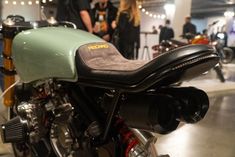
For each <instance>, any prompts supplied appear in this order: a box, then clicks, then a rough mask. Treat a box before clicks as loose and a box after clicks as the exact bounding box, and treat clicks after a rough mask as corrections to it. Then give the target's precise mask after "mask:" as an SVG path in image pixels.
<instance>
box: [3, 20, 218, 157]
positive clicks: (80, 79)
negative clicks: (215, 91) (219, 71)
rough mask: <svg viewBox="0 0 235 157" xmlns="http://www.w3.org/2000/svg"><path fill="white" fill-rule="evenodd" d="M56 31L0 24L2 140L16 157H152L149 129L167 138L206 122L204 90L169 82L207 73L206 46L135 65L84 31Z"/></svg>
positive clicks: (210, 54) (209, 56)
mask: <svg viewBox="0 0 235 157" xmlns="http://www.w3.org/2000/svg"><path fill="white" fill-rule="evenodd" d="M55 26H56V23H53V24H51V23H48V22H47V21H41V22H14V21H11V20H7V21H5V22H4V24H3V37H4V51H3V57H4V67H2V72H3V73H4V88H5V91H4V93H3V95H4V104H5V105H6V106H7V107H9V117H10V119H9V121H8V122H6V123H5V124H2V126H1V130H2V131H1V134H2V140H3V142H7V143H12V146H13V150H14V153H15V155H16V156H17V157H23V156H24V157H27V156H39V157H46V156H58V157H69V156H81V157H98V156H99V157H124V156H125V157H137V156H138V157H139V156H142V157H157V156H158V154H157V151H156V148H155V147H154V144H155V142H156V139H155V137H154V136H153V135H152V134H150V133H149V132H150V131H151V132H157V133H161V134H166V133H169V132H171V131H173V130H175V129H176V128H177V126H178V124H179V122H180V121H183V122H186V123H196V122H198V121H199V120H201V119H202V118H203V117H204V116H205V114H206V112H207V110H208V108H209V100H208V97H207V95H206V93H205V92H203V91H202V90H199V89H196V88H194V87H181V88H180V87H177V88H176V87H174V86H172V84H174V83H176V82H181V81H184V80H188V79H192V78H194V77H196V76H198V75H200V74H201V73H203V72H205V71H207V70H209V69H211V68H212V67H214V65H216V64H217V63H218V60H219V57H218V54H217V53H216V52H215V51H214V49H213V48H211V47H208V46H206V45H191V46H186V47H181V48H178V49H175V50H173V51H170V52H168V53H165V54H163V55H161V56H159V57H157V58H155V59H154V60H152V61H150V62H146V61H137V60H136V61H134V60H127V59H125V58H123V57H122V56H121V54H120V53H119V52H118V51H117V50H116V48H115V47H113V45H111V44H109V43H107V42H104V41H103V40H102V39H100V38H98V37H96V36H93V35H91V34H89V33H87V32H83V31H80V30H74V29H71V28H61V27H55ZM39 27H45V28H39ZM33 28H34V29H33ZM16 73H17V75H18V77H19V78H20V81H15V74H16Z"/></svg>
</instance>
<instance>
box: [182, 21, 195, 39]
mask: <svg viewBox="0 0 235 157" xmlns="http://www.w3.org/2000/svg"><path fill="white" fill-rule="evenodd" d="M186 34H191V35H196V34H197V28H196V26H195V25H194V24H192V23H191V17H186V18H185V24H184V26H183V37H185V35H186Z"/></svg>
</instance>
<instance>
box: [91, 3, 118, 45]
mask: <svg viewBox="0 0 235 157" xmlns="http://www.w3.org/2000/svg"><path fill="white" fill-rule="evenodd" d="M92 13H93V17H94V19H95V26H94V29H93V30H94V33H95V34H96V35H98V36H99V37H101V38H103V39H104V40H106V41H110V40H111V37H112V34H113V31H114V30H113V28H112V27H111V24H112V22H113V21H115V19H116V16H117V8H116V7H114V6H113V4H112V3H111V2H110V1H109V0H99V1H98V3H96V4H95V7H94V9H93V10H92Z"/></svg>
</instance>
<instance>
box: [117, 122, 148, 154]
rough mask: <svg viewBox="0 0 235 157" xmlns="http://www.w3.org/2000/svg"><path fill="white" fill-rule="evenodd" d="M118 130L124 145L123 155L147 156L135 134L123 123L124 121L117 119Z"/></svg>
mask: <svg viewBox="0 0 235 157" xmlns="http://www.w3.org/2000/svg"><path fill="white" fill-rule="evenodd" d="M116 126H118V128H119V129H118V131H119V133H120V135H121V138H122V143H123V144H124V145H126V148H125V157H149V156H148V152H147V150H146V148H145V146H144V145H143V144H142V143H141V142H140V140H139V139H138V138H137V137H136V136H135V134H134V133H133V132H132V131H131V130H130V129H129V128H128V127H127V126H126V125H125V123H124V121H123V120H121V119H119V120H118V121H117V122H116Z"/></svg>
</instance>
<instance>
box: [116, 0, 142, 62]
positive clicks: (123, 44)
mask: <svg viewBox="0 0 235 157" xmlns="http://www.w3.org/2000/svg"><path fill="white" fill-rule="evenodd" d="M116 29H117V31H118V33H119V43H118V47H119V51H120V52H121V54H122V55H123V56H124V57H125V58H127V59H134V51H135V48H136V49H138V48H139V45H140V14H139V9H138V7H137V2H136V0H120V8H119V11H118V15H117V28H116Z"/></svg>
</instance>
